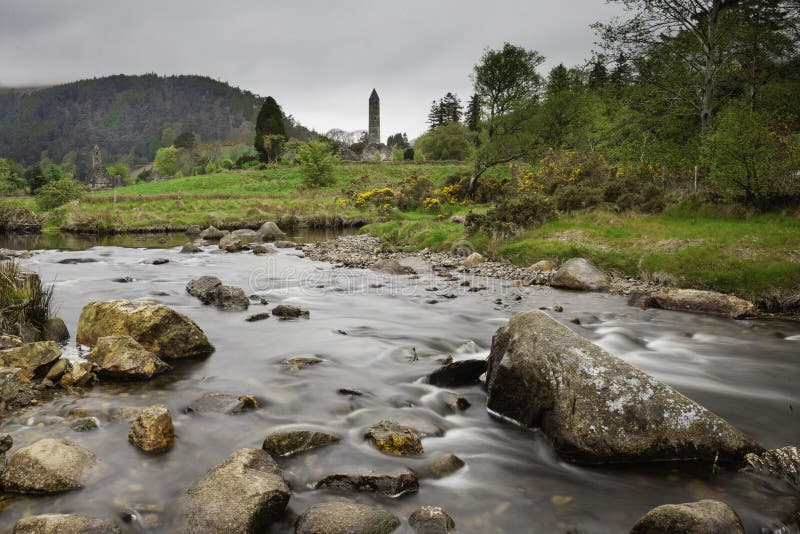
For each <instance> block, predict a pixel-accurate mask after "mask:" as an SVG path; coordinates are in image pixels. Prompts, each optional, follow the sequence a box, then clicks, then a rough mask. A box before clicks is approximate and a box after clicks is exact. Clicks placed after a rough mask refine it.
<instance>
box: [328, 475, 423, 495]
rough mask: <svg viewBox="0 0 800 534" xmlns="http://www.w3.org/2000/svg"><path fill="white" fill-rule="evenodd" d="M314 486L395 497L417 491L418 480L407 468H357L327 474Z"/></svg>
mask: <svg viewBox="0 0 800 534" xmlns="http://www.w3.org/2000/svg"><path fill="white" fill-rule="evenodd" d="M316 487H317V488H318V489H336V490H341V491H367V492H375V493H381V494H383V495H387V496H389V497H397V496H399V495H403V494H406V493H415V492H417V491H419V481H418V480H417V477H416V475H415V474H414V473H413V472H411V471H410V470H408V469H398V470H394V471H386V472H375V471H372V470H359V471H355V472H348V473H337V474H333V475H328V476H327V477H325V478H323V479H322V480H320V481H319V482H317V485H316Z"/></svg>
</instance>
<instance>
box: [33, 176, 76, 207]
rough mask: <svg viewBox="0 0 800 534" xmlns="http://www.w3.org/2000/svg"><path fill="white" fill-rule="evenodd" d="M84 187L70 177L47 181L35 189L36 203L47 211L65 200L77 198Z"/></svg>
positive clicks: (62, 203) (69, 200) (61, 204)
mask: <svg viewBox="0 0 800 534" xmlns="http://www.w3.org/2000/svg"><path fill="white" fill-rule="evenodd" d="M85 192H86V188H85V187H84V186H83V184H81V183H80V182H78V181H77V180H73V179H72V178H59V179H58V180H54V181H52V182H48V183H47V184H45V185H43V186H42V187H40V188H39V189H38V190H37V191H36V204H37V205H38V206H39V208H40V209H42V210H43V211H49V210H52V209H54V208H57V207H59V206H63V205H64V204H66V203H67V202H71V201H73V200H79V199H80V198H81V197H82V196H83V194H84V193H85Z"/></svg>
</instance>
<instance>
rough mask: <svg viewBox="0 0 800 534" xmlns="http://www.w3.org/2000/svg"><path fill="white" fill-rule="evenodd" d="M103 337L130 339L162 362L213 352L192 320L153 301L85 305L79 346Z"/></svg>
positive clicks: (79, 323) (116, 301)
mask: <svg viewBox="0 0 800 534" xmlns="http://www.w3.org/2000/svg"><path fill="white" fill-rule="evenodd" d="M103 336H130V337H132V338H133V339H135V340H136V341H138V342H139V343H141V344H142V345H143V346H144V347H145V348H146V349H148V350H151V351H153V352H154V353H156V355H157V356H158V357H159V358H162V359H182V358H198V357H202V356H207V355H209V354H211V353H212V352H214V346H213V345H211V343H210V342H209V341H208V338H207V337H206V335H205V334H204V333H203V331H202V330H201V329H200V327H198V326H197V325H196V324H195V323H194V321H192V320H191V319H189V318H188V317H187V316H185V315H183V314H182V313H178V312H176V311H175V310H173V309H172V308H169V307H167V306H164V305H163V304H156V303H155V302H152V301H130V300H109V301H105V302H101V301H94V302H90V303H89V304H87V305H86V306H84V308H83V311H81V317H80V320H79V321H78V334H77V336H76V337H77V341H78V343H82V344H84V345H89V346H94V345H95V344H96V343H97V340H98V339H99V338H101V337H103Z"/></svg>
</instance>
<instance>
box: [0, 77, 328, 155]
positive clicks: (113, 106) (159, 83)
mask: <svg viewBox="0 0 800 534" xmlns="http://www.w3.org/2000/svg"><path fill="white" fill-rule="evenodd" d="M262 101H263V99H262V98H261V97H259V96H257V95H255V94H253V93H250V92H248V91H243V90H241V89H239V88H236V87H231V86H230V85H228V84H226V83H223V82H219V81H216V80H212V79H211V78H207V77H202V76H168V77H161V76H156V75H155V74H148V75H143V76H125V75H117V76H109V77H105V78H97V79H93V80H81V81H78V82H73V83H68V84H64V85H58V86H53V87H47V88H41V89H32V90H28V89H26V90H20V91H15V90H4V91H0V157H8V158H11V159H13V160H16V161H19V162H21V163H23V164H26V165H30V164H33V163H36V162H37V161H39V159H40V157H41V155H42V153H43V152H44V151H46V152H47V156H48V157H49V158H50V159H51V160H53V161H55V162H60V161H62V159H64V157H65V156H67V157H70V156H71V154H70V153H72V152H74V153H75V154H74V157H75V159H76V161H78V163H79V166H81V167H82V166H84V165H85V164H86V162H87V161H88V157H89V150H90V149H91V147H92V146H93V145H95V144H97V145H99V146H100V147H101V148H102V149H103V153H104V156H105V158H106V160H105V161H106V162H108V163H111V162H113V161H114V160H116V159H117V158H119V157H123V156H126V155H130V162H131V163H141V162H144V161H149V160H151V159H152V157H153V154H154V153H155V150H156V149H157V148H158V147H159V146H160V143H161V140H162V135H163V134H164V130H165V129H167V128H170V129H171V130H172V132H174V133H173V135H174V134H178V133H180V132H182V131H191V132H193V133H194V134H195V135H196V136H197V137H198V138H199V140H200V142H202V143H207V142H213V141H241V142H245V143H252V140H253V135H254V131H255V128H254V124H255V117H256V115H257V114H258V110H259V108H260V106H261V103H262ZM285 122H286V130H287V134H288V135H290V136H292V137H297V138H299V139H307V138H308V137H309V136H310V135H312V132H310V131H309V130H308V129H306V128H304V127H302V126H300V125H299V124H296V123H295V122H294V120H293V119H292V118H291V116H289V117H288V118H286V119H285ZM167 135H169V133H168V134H167Z"/></svg>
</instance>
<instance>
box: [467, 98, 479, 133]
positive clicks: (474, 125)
mask: <svg viewBox="0 0 800 534" xmlns="http://www.w3.org/2000/svg"><path fill="white" fill-rule="evenodd" d="M464 122H465V124H466V125H467V128H469V129H470V131H473V132H477V131H478V129H479V128H480V122H481V97H480V96H478V94H477V93H476V94H474V95H472V97H471V98H470V99H469V105H468V106H467V114H466V116H465V117H464Z"/></svg>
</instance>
